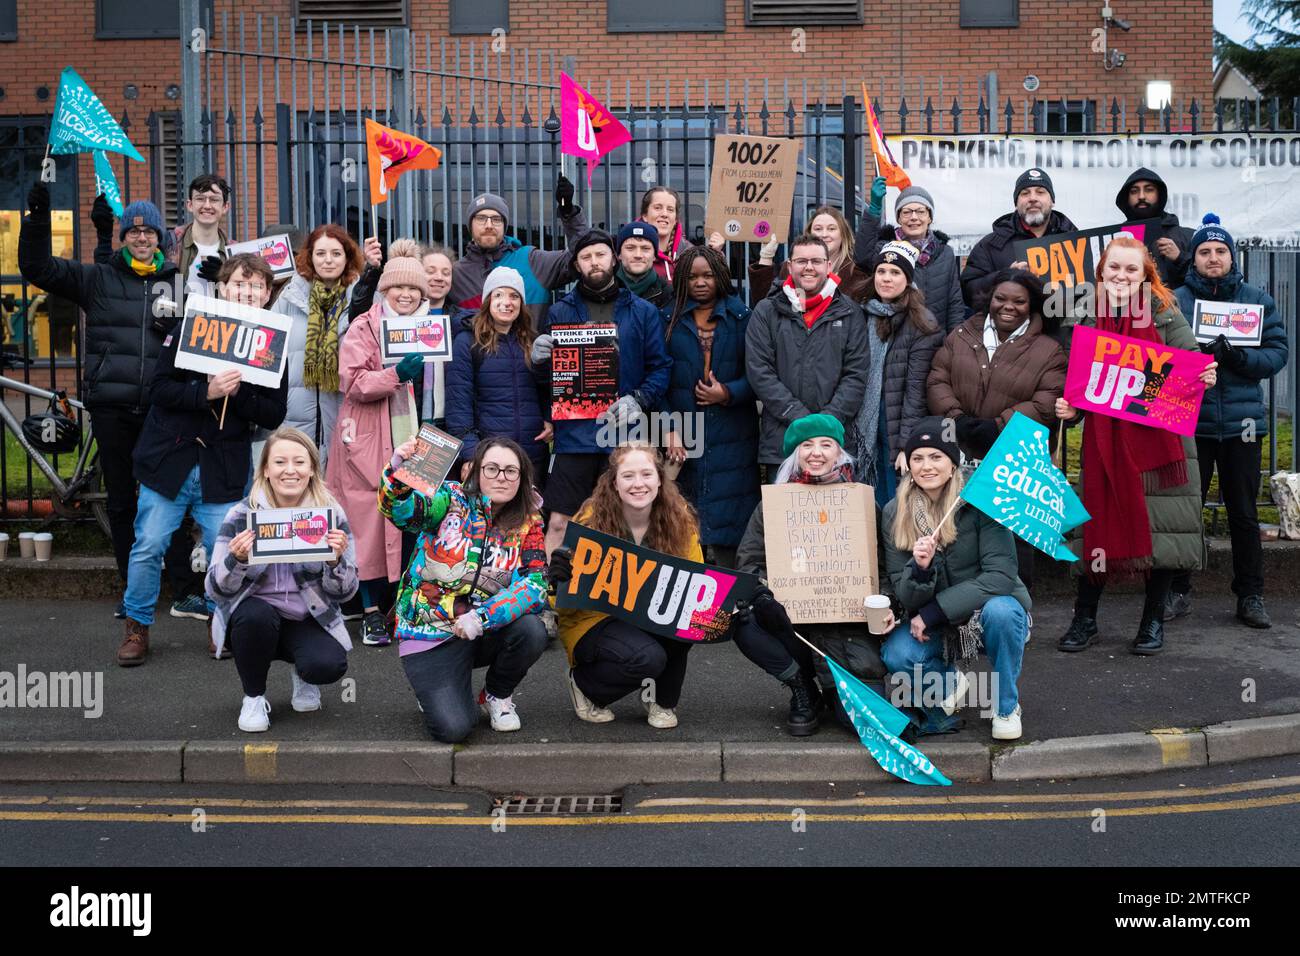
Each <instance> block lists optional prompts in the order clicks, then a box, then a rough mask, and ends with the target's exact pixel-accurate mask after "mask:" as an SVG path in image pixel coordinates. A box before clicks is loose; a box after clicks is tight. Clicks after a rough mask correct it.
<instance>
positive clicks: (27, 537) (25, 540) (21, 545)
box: [18, 531, 36, 558]
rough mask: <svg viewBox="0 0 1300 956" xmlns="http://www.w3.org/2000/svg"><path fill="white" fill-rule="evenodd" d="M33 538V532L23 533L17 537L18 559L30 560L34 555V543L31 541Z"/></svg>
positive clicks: (34, 534) (34, 535) (34, 533)
mask: <svg viewBox="0 0 1300 956" xmlns="http://www.w3.org/2000/svg"><path fill="white" fill-rule="evenodd" d="M35 537H36V532H34V531H24V532H23V533H22V534H20V535H19V536H18V557H20V558H31V557H34V556H35V555H36V542H35V541H34V540H32V539H34V538H35Z"/></svg>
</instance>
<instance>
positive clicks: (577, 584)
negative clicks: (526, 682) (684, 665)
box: [555, 521, 758, 644]
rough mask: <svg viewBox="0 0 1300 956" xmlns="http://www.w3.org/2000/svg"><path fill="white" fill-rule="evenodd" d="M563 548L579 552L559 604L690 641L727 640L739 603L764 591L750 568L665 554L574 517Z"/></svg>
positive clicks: (707, 642)
mask: <svg viewBox="0 0 1300 956" xmlns="http://www.w3.org/2000/svg"><path fill="white" fill-rule="evenodd" d="M564 547H566V548H568V549H569V550H570V551H572V552H573V576H572V577H570V578H569V583H568V584H566V585H561V586H560V588H559V590H558V591H556V593H555V603H556V606H557V607H574V608H590V609H591V610H595V611H601V612H603V613H605V614H608V615H610V616H612V617H616V618H618V619H619V620H623V621H627V622H628V623H629V624H633V625H635V626H636V627H639V628H640V629H641V630H643V631H647V632H649V633H651V634H658V635H659V636H660V637H670V638H673V639H675V640H679V641H685V642H687V643H689V644H713V643H717V642H718V641H725V640H728V639H729V638H730V636H731V635H730V628H731V616H732V614H733V613H734V612H735V610H736V606H737V605H738V604H741V603H748V602H749V601H750V600H751V599H752V598H753V596H754V594H755V592H756V591H757V590H758V578H756V577H754V576H753V575H752V574H743V573H741V572H739V571H730V570H727V569H725V568H715V567H712V566H711V565H707V564H700V563H699V562H698V561H688V560H686V559H685V558H679V557H676V556H675V555H671V554H662V553H660V552H658V551H652V550H650V549H649V548H642V547H639V546H638V545H635V544H633V543H632V542H631V541H625V540H623V539H622V538H616V537H614V536H613V535H608V534H603V533H601V532H599V531H594V530H592V529H591V528H584V527H583V526H582V525H580V524H578V523H577V522H573V521H571V522H569V527H568V530H566V531H565V533H564Z"/></svg>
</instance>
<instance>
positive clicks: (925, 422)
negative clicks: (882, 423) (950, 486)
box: [903, 415, 961, 466]
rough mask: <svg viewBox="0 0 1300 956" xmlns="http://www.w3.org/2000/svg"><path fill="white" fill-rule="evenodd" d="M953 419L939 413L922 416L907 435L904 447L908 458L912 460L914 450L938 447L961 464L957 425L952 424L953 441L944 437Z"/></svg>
mask: <svg viewBox="0 0 1300 956" xmlns="http://www.w3.org/2000/svg"><path fill="white" fill-rule="evenodd" d="M951 422H953V419H950V418H943V417H942V416H939V415H929V416H927V417H925V418H922V419H921V420H920V421H919V422H917V423H916V424H915V425H913V426H912V433H911V434H910V435H908V436H907V444H906V445H905V446H904V448H903V453H904V454H905V455H906V456H907V460H908V461H911V460H912V452H914V451H916V450H917V449H918V448H937V449H939V451H941V452H943V453H944V454H945V455H947V456H948V457H949V458H951V459H952V463H953V464H954V465H958V466H960V465H961V449H960V448H958V447H957V427H956V425H955V424H953V425H952V433H953V438H952V440H951V441H949V440H948V439H946V438H944V433H945V431H946V430H947V429H948V427H949V423H951Z"/></svg>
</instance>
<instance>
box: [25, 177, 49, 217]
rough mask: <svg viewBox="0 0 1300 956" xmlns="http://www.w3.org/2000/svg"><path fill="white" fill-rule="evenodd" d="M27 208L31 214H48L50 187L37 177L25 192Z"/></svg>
mask: <svg viewBox="0 0 1300 956" xmlns="http://www.w3.org/2000/svg"><path fill="white" fill-rule="evenodd" d="M27 210H28V212H30V213H31V214H32V215H33V216H48V215H49V214H50V187H49V186H47V185H45V183H43V182H41V181H40V180H39V179H38V180H36V182H34V183H33V184H32V188H31V189H30V190H28V192H27Z"/></svg>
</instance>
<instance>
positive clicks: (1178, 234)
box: [1115, 166, 1195, 289]
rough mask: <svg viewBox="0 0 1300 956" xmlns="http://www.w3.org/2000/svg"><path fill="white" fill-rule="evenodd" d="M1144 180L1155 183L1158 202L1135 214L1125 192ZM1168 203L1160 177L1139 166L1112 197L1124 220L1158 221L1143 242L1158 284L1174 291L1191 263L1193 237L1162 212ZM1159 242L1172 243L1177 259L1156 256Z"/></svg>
mask: <svg viewBox="0 0 1300 956" xmlns="http://www.w3.org/2000/svg"><path fill="white" fill-rule="evenodd" d="M1142 179H1145V180H1147V181H1148V182H1151V183H1154V184H1155V187H1156V195H1157V196H1159V197H1160V198H1159V199H1158V200H1157V201H1156V204H1155V205H1154V206H1152V207H1151V208H1150V209H1143V210H1135V209H1133V208H1131V207H1130V206H1129V204H1128V189H1129V187H1130V186H1132V185H1133V184H1134V183H1135V182H1138V181H1139V180H1142ZM1168 203H1169V187H1168V186H1166V185H1165V181H1164V180H1163V179H1161V178H1160V174H1159V173H1157V172H1154V171H1153V170H1150V169H1147V168H1146V167H1145V166H1140V167H1138V168H1137V169H1135V170H1133V172H1132V174H1131V175H1130V176H1129V178H1128V179H1126V180H1124V185H1123V186H1120V187H1119V192H1118V193H1116V194H1115V208H1116V209H1118V210H1119V211H1120V214H1121V215H1122V216H1123V217H1124V218H1125V220H1130V219H1159V220H1160V225H1159V227H1158V228H1156V229H1147V231H1146V235H1145V236H1144V237H1143V242H1144V243H1145V244H1146V247H1147V248H1148V249H1150V250H1151V258H1152V259H1154V260H1155V262H1156V268H1157V269H1158V270H1159V271H1160V281H1161V282H1163V283H1164V284H1165V285H1167V286H1169V288H1171V289H1174V288H1177V287H1178V286H1180V285H1182V284H1183V281H1184V280H1185V278H1186V276H1187V266H1188V264H1190V263H1191V261H1192V236H1193V235H1195V233H1194V232H1193V231H1192V230H1191V229H1188V228H1187V227H1186V226H1184V225H1180V224H1179V222H1178V217H1177V216H1175V215H1174V214H1173V213H1172V212H1165V206H1166V205H1167V204H1168ZM1159 239H1172V240H1173V241H1174V244H1175V245H1177V246H1178V258H1177V259H1166V258H1165V257H1164V256H1162V255H1161V254H1160V253H1158V252H1156V241H1157V240H1159Z"/></svg>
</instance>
